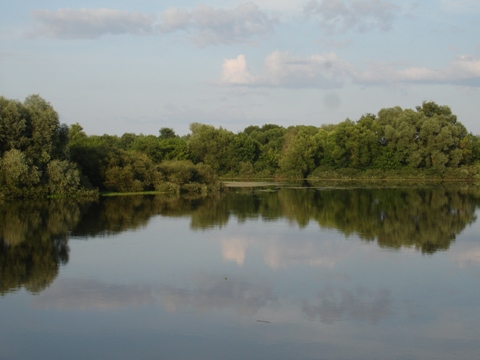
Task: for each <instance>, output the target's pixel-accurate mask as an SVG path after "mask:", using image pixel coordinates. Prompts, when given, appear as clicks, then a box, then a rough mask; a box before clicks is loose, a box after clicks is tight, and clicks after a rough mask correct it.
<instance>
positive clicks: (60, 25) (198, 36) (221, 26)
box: [29, 3, 277, 47]
mask: <svg viewBox="0 0 480 360" xmlns="http://www.w3.org/2000/svg"><path fill="white" fill-rule="evenodd" d="M32 16H33V17H34V18H35V20H36V21H37V22H38V24H39V26H38V27H37V29H36V30H35V31H34V32H33V33H31V34H29V35H31V36H44V35H45V36H50V37H53V38H63V39H91V38H97V37H100V36H103V35H106V34H112V35H121V34H133V35H143V34H166V33H171V32H174V31H185V32H187V34H188V35H189V36H190V37H191V39H192V40H193V41H194V42H195V43H196V44H197V45H198V46H200V47H202V46H206V45H211V44H228V43H235V42H252V41H253V40H254V39H255V38H256V37H262V36H266V35H268V34H269V33H270V32H271V31H272V30H273V26H274V24H275V23H276V22H277V20H276V19H275V18H273V17H270V16H268V15H267V14H266V13H264V12H262V11H260V9H259V8H258V6H256V5H255V4H253V3H247V4H244V5H241V6H239V7H237V8H235V9H220V8H213V7H211V6H206V5H199V6H197V7H196V8H194V9H193V10H186V9H179V8H170V9H168V10H166V11H164V12H163V13H161V14H160V15H159V16H155V15H152V14H142V13H139V12H135V13H130V12H126V11H119V10H113V9H60V10H56V11H50V10H34V11H33V12H32Z"/></svg>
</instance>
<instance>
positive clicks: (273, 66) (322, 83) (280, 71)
mask: <svg viewBox="0 0 480 360" xmlns="http://www.w3.org/2000/svg"><path fill="white" fill-rule="evenodd" d="M264 66H265V74H264V75H261V76H253V75H252V74H251V73H250V71H249V70H248V69H247V64H246V60H245V56H244V55H239V56H238V57H237V58H236V59H225V60H224V61H223V66H222V75H221V79H220V81H221V83H223V84H231V85H251V86H267V87H269V86H272V87H321V88H334V87H338V86H339V85H340V82H341V79H342V78H344V77H345V76H346V75H347V73H348V72H349V71H350V70H349V68H350V67H351V66H350V65H349V64H348V63H346V62H344V61H342V60H341V59H340V58H339V57H338V56H337V55H336V54H335V53H333V52H331V53H327V54H315V55H311V56H308V57H304V58H302V57H299V56H293V55H291V54H290V53H288V52H281V51H278V50H277V51H274V52H273V53H271V54H270V55H268V56H267V57H266V58H265V61H264Z"/></svg>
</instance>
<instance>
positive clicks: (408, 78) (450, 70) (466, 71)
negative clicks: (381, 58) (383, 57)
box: [353, 55, 480, 87]
mask: <svg viewBox="0 0 480 360" xmlns="http://www.w3.org/2000/svg"><path fill="white" fill-rule="evenodd" d="M353 79H354V80H355V81H357V82H359V83H380V84H385V83H425V84H450V85H465V86H475V87H477V86H480V58H476V57H474V56H471V55H462V56H459V57H457V58H456V59H454V60H453V61H452V62H451V63H450V64H449V65H448V66H447V67H445V68H443V69H431V68H427V67H417V66H410V67H406V66H402V65H399V64H392V63H390V64H389V63H386V64H374V65H372V66H371V67H370V69H369V70H366V71H356V72H355V74H354V76H353Z"/></svg>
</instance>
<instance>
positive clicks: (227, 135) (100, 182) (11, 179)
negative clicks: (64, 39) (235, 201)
mask: <svg viewBox="0 0 480 360" xmlns="http://www.w3.org/2000/svg"><path fill="white" fill-rule="evenodd" d="M190 130H191V134H189V135H188V136H185V137H179V136H178V135H176V134H175V132H174V130H173V129H171V128H166V127H163V128H161V129H160V131H159V135H158V136H154V135H143V134H140V135H137V134H133V133H126V134H124V135H122V136H121V137H118V136H112V135H107V134H105V135H101V136H98V135H92V136H87V134H85V132H84V131H83V128H82V127H81V126H80V125H79V124H73V125H71V126H70V128H68V127H67V126H66V125H64V124H60V122H59V119H58V114H57V113H56V112H55V110H54V109H53V108H52V107H51V105H50V104H49V103H47V102H46V101H45V100H43V99H42V98H41V97H39V96H38V95H33V96H30V97H28V98H27V99H25V101H24V102H23V103H22V102H19V101H15V100H7V99H5V98H2V97H0V169H1V173H0V196H1V197H25V196H30V195H32V196H42V195H47V194H57V195H60V194H61V195H66V194H71V193H76V192H78V190H79V189H81V188H87V189H88V188H91V189H99V190H102V191H116V192H127V191H128V192H132V191H135V192H136V191H149V190H154V189H160V188H161V189H166V188H171V189H173V188H177V187H178V189H177V190H178V191H186V190H187V189H190V190H189V191H194V190H193V189H196V190H195V191H197V192H198V191H203V190H199V189H200V188H202V186H203V185H209V186H211V187H213V188H216V187H217V185H216V184H217V183H218V180H217V178H216V176H217V175H219V176H224V177H235V178H262V177H270V178H271V177H276V178H293V179H305V178H314V177H319V178H329V177H331V178H346V177H361V178H369V177H380V178H388V177H395V178H398V177H402V176H405V177H419V176H420V177H421V176H424V177H448V178H458V177H460V178H463V179H477V178H479V177H480V165H476V164H477V163H478V161H479V160H480V139H479V138H478V137H477V136H474V135H472V134H469V133H468V132H467V130H466V129H465V127H464V126H463V125H462V124H461V123H460V122H458V121H457V117H456V116H455V115H454V114H452V112H451V110H450V108H449V107H448V106H440V105H437V104H436V103H434V102H424V103H423V104H422V105H421V106H418V107H416V109H415V110H412V109H405V110H404V109H402V108H400V107H394V108H389V109H382V110H380V111H379V112H378V114H377V115H374V114H365V115H363V116H362V117H361V118H360V119H359V120H358V121H352V120H349V119H347V120H345V121H342V122H340V123H339V124H336V125H322V126H321V127H315V126H291V127H289V128H284V127H282V126H279V125H275V124H265V125H263V126H261V127H260V126H249V127H247V128H245V130H244V131H242V132H239V133H238V134H234V133H233V132H231V131H228V130H226V129H223V128H215V127H213V126H211V125H205V124H199V123H192V124H191V126H190ZM202 172H203V173H204V174H203V175H201V174H202ZM186 184H203V185H198V186H197V185H186ZM199 186H200V187H199ZM162 191H163V190H162Z"/></svg>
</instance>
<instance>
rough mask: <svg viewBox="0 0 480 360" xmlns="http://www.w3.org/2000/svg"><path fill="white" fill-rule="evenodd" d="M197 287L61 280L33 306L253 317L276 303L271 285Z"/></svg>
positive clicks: (238, 282) (210, 283)
mask: <svg viewBox="0 0 480 360" xmlns="http://www.w3.org/2000/svg"><path fill="white" fill-rule="evenodd" d="M197 280H198V281H196V283H195V286H194V287H193V288H182V287H175V286H172V285H158V286H152V285H143V286H142V285H120V284H105V283H102V282H99V281H95V280H81V279H71V280H66V279H63V280H58V281H56V282H55V283H54V284H53V285H52V286H51V287H50V288H49V289H48V290H47V291H45V292H43V293H42V294H41V295H39V296H38V297H36V298H35V299H34V301H33V307H34V308H37V309H46V310H47V309H50V308H55V309H60V310H81V311H84V310H88V311H92V310H94V311H95V310H100V311H102V310H110V309H116V308H123V307H138V306H142V305H146V304H153V303H158V302H159V303H160V304H161V305H162V306H163V307H164V308H165V309H166V310H167V311H169V312H172V313H173V312H177V311H180V310H184V309H185V308H188V307H192V308H194V309H195V310H196V311H197V312H199V313H204V312H207V311H214V310H219V309H232V310H234V311H235V312H237V313H238V314H240V315H245V316H252V315H254V314H255V313H256V312H257V311H258V310H259V309H260V308H262V307H264V306H266V305H268V304H269V303H271V302H274V301H276V299H277V298H276V296H275V295H274V294H273V292H272V288H271V286H270V285H269V284H264V283H259V282H258V283H252V282H249V281H246V280H243V279H235V280H230V279H224V278H221V279H215V280H212V279H210V278H206V277H205V278H203V279H197Z"/></svg>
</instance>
